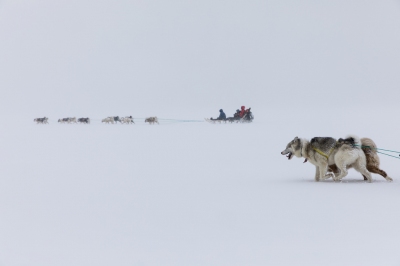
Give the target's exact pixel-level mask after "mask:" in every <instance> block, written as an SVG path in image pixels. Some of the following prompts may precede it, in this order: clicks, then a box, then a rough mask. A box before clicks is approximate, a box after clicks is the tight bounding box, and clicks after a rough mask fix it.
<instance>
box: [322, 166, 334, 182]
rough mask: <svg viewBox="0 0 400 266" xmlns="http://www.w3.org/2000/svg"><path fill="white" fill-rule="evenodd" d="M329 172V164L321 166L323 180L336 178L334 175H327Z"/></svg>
mask: <svg viewBox="0 0 400 266" xmlns="http://www.w3.org/2000/svg"><path fill="white" fill-rule="evenodd" d="M327 172H328V164H324V165H320V166H319V175H320V179H321V180H326V179H328V178H330V177H332V178H333V177H334V176H335V175H334V174H333V173H327Z"/></svg>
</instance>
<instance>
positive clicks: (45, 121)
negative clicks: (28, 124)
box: [33, 117, 49, 124]
mask: <svg viewBox="0 0 400 266" xmlns="http://www.w3.org/2000/svg"><path fill="white" fill-rule="evenodd" d="M48 120H49V118H47V117H43V118H35V119H33V122H36V124H48V123H49V122H48Z"/></svg>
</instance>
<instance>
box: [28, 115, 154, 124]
mask: <svg viewBox="0 0 400 266" xmlns="http://www.w3.org/2000/svg"><path fill="white" fill-rule="evenodd" d="M48 120H49V118H48V117H43V118H35V119H34V120H33V122H36V124H48V123H49V121H48ZM101 122H102V123H106V124H110V123H111V124H114V123H118V122H120V123H121V124H135V121H133V117H132V116H125V117H119V116H109V117H107V118H104V119H103V120H101ZM144 122H145V123H149V124H150V125H153V124H155V123H157V124H160V123H158V118H157V117H156V116H152V117H148V118H146V119H145V121H144ZM58 123H61V124H65V123H66V124H72V123H74V124H77V123H81V124H90V118H89V117H82V118H78V119H76V117H66V118H60V119H58Z"/></svg>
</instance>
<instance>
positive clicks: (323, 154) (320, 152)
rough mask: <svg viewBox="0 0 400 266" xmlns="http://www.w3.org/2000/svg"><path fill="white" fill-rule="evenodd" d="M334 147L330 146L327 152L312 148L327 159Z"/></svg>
mask: <svg viewBox="0 0 400 266" xmlns="http://www.w3.org/2000/svg"><path fill="white" fill-rule="evenodd" d="M334 149H335V148H331V150H330V151H329V154H326V153H324V152H323V151H321V150H320V149H317V148H314V147H313V150H314V151H316V152H318V153H319V154H321V155H322V156H324V157H325V158H326V159H327V160H329V156H330V155H331V153H332V152H333V150H334Z"/></svg>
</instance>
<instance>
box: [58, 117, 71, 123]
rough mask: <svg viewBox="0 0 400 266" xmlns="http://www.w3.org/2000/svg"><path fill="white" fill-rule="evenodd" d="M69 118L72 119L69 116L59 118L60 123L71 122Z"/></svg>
mask: <svg viewBox="0 0 400 266" xmlns="http://www.w3.org/2000/svg"><path fill="white" fill-rule="evenodd" d="M69 119H70V118H69V117H67V118H60V119H58V123H63V124H64V123H70V122H69Z"/></svg>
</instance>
